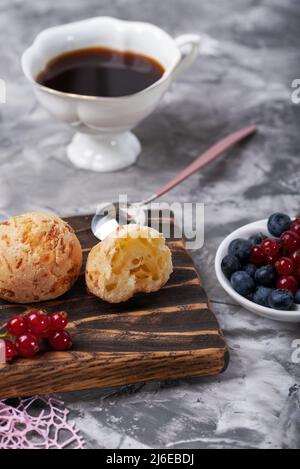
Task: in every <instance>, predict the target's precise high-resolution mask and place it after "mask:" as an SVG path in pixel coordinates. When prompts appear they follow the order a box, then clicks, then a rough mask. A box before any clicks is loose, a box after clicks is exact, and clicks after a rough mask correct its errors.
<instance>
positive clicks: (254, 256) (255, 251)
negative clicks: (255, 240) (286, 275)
mask: <svg viewBox="0 0 300 469" xmlns="http://www.w3.org/2000/svg"><path fill="white" fill-rule="evenodd" d="M264 261H265V259H264V255H263V252H262V250H261V247H260V246H259V245H258V244H257V245H256V246H253V248H252V249H251V254H250V263H251V264H255V265H262V264H263V263H264Z"/></svg>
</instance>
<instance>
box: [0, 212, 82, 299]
mask: <svg viewBox="0 0 300 469" xmlns="http://www.w3.org/2000/svg"><path fill="white" fill-rule="evenodd" d="M81 266H82V250H81V246H80V243H79V241H78V239H77V237H76V235H75V233H74V231H73V229H72V228H71V227H70V226H69V225H68V224H67V223H66V222H64V221H63V220H61V218H59V217H57V216H54V215H49V214H47V213H40V212H31V213H25V214H24V215H20V216H16V217H12V218H10V219H9V220H5V221H4V222H2V223H1V224H0V298H2V299H4V300H7V301H11V302H16V303H32V302H36V301H43V300H50V299H53V298H57V297H58V296H60V295H62V294H63V293H65V292H66V291H68V290H69V289H70V288H71V287H72V285H73V283H74V282H75V281H76V280H77V278H78V276H79V273H80V270H81Z"/></svg>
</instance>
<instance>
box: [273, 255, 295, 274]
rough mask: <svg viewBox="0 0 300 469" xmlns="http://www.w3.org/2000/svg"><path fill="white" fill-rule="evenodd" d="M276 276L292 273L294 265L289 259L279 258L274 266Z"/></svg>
mask: <svg viewBox="0 0 300 469" xmlns="http://www.w3.org/2000/svg"><path fill="white" fill-rule="evenodd" d="M275 267H276V270H277V273H278V275H290V274H291V273H293V270H294V264H293V261H292V259H290V258H289V257H281V258H280V259H278V261H277V262H276V264H275Z"/></svg>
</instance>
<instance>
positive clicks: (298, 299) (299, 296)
mask: <svg viewBox="0 0 300 469" xmlns="http://www.w3.org/2000/svg"><path fill="white" fill-rule="evenodd" d="M295 303H297V305H300V290H297V291H296V294H295Z"/></svg>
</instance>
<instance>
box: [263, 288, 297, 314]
mask: <svg viewBox="0 0 300 469" xmlns="http://www.w3.org/2000/svg"><path fill="white" fill-rule="evenodd" d="M293 302H294V297H293V295H292V293H291V292H290V291H288V290H283V289H279V290H273V291H272V292H271V293H270V295H269V306H270V307H271V308H274V309H283V310H287V309H290V308H291V306H292V304H293Z"/></svg>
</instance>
